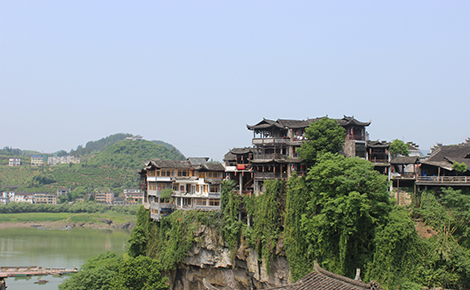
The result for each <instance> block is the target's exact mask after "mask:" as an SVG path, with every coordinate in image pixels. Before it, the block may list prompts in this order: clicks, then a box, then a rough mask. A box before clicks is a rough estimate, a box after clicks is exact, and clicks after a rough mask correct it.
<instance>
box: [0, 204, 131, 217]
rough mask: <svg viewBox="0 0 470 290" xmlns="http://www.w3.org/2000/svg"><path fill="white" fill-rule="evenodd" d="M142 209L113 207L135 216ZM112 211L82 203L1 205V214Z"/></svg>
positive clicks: (115, 209)
mask: <svg viewBox="0 0 470 290" xmlns="http://www.w3.org/2000/svg"><path fill="white" fill-rule="evenodd" d="M139 208H140V205H129V206H113V207H111V210H112V211H116V212H120V213H128V214H132V215H133V214H135V213H136V212H137V210H138V209H139ZM107 210H110V207H109V206H107V205H103V204H99V203H95V202H91V201H88V202H86V201H81V202H76V203H74V204H68V203H63V204H32V203H28V202H10V203H8V204H6V205H5V204H1V203H0V213H27V212H72V213H79V212H87V213H95V212H106V211H107Z"/></svg>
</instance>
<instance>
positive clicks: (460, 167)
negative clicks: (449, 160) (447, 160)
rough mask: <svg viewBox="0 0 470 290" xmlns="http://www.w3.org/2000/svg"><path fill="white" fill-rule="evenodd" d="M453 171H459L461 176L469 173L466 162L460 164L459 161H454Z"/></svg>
mask: <svg viewBox="0 0 470 290" xmlns="http://www.w3.org/2000/svg"><path fill="white" fill-rule="evenodd" d="M452 169H454V170H455V171H457V172H458V173H459V174H462V173H465V172H466V171H467V169H468V168H467V164H465V163H464V162H462V163H458V162H457V161H455V160H454V164H452Z"/></svg>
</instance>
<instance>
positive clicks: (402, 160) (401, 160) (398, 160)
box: [390, 156, 418, 165]
mask: <svg viewBox="0 0 470 290" xmlns="http://www.w3.org/2000/svg"><path fill="white" fill-rule="evenodd" d="M416 163H418V156H406V157H401V156H400V157H394V158H393V159H392V160H391V161H390V164H394V165H399V164H416Z"/></svg>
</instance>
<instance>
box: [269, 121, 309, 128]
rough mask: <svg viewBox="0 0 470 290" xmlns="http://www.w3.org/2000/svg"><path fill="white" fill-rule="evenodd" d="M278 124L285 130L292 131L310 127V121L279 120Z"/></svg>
mask: <svg viewBox="0 0 470 290" xmlns="http://www.w3.org/2000/svg"><path fill="white" fill-rule="evenodd" d="M277 122H278V123H279V124H280V125H281V126H284V127H285V128H291V129H297V128H306V127H308V126H310V123H311V122H310V120H308V119H307V120H306V121H304V120H283V119H278V120H277Z"/></svg>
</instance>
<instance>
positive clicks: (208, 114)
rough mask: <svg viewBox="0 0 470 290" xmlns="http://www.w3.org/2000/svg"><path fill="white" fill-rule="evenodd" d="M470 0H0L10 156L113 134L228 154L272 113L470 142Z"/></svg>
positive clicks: (3, 124)
mask: <svg viewBox="0 0 470 290" xmlns="http://www.w3.org/2000/svg"><path fill="white" fill-rule="evenodd" d="M469 105H470V1H430V0H426V1H377V0H374V1H350V0H347V1H273V0H269V1H256V0H250V1H224V0H218V1H198V0H192V1H116V0H113V1H104V0H99V1H96V0H93V1H83V0H79V1H78V0H77V1H63V0H60V1H59V0H58V1H45V0H41V1H37V0H34V1H21V0H11V1H7V0H0V108H1V113H0V147H1V148H3V147H4V146H11V147H13V148H20V149H31V150H39V151H44V152H45V153H48V152H54V151H58V150H67V151H69V150H70V149H72V148H73V149H75V148H76V147H77V146H78V145H85V143H86V142H87V141H90V140H98V139H100V138H103V137H106V136H109V135H111V134H115V133H132V134H140V135H142V136H143V137H144V138H145V139H147V140H162V141H165V142H168V143H171V144H173V145H174V146H176V147H177V148H178V149H180V150H181V151H182V153H183V154H184V155H186V156H208V157H211V158H213V159H214V160H219V161H221V160H222V159H223V155H224V154H225V153H226V152H227V151H228V150H229V149H230V148H233V147H243V146H251V138H252V132H251V131H249V130H247V129H246V124H250V125H253V124H255V123H257V122H258V121H260V120H261V119H262V118H263V117H264V118H268V119H278V118H281V119H306V118H314V117H319V116H324V115H326V114H328V116H329V117H331V118H342V117H343V115H348V116H350V115H354V116H355V117H356V119H358V120H360V121H369V120H371V121H372V123H371V125H370V126H369V128H368V131H369V134H370V139H372V140H376V139H380V140H392V139H396V138H398V139H402V140H404V141H414V142H416V143H418V144H419V145H420V148H421V149H422V150H427V149H429V147H430V146H432V145H434V144H435V143H436V142H440V143H444V144H453V143H460V142H463V141H464V140H465V138H467V137H470V132H469V126H468V124H469V123H470V113H469Z"/></svg>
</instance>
